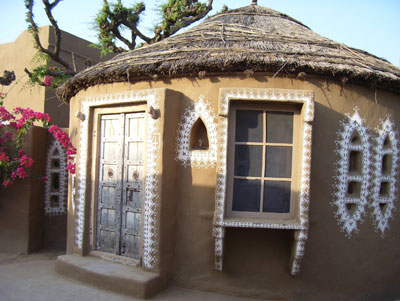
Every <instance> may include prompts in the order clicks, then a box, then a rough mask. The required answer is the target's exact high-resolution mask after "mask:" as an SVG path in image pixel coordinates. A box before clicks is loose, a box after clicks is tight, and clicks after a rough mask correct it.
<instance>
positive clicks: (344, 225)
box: [332, 107, 371, 238]
mask: <svg viewBox="0 0 400 301" xmlns="http://www.w3.org/2000/svg"><path fill="white" fill-rule="evenodd" d="M364 123H365V120H364V119H362V118H361V116H360V114H359V113H358V108H357V107H355V108H354V113H353V115H351V116H350V115H349V114H346V118H345V119H344V120H342V121H341V122H340V125H341V128H342V129H339V131H338V132H337V137H338V138H337V140H336V153H337V154H338V155H339V160H338V161H337V169H336V173H337V174H336V176H335V179H334V193H333V197H334V200H333V202H332V205H333V206H335V207H336V212H335V217H336V219H337V222H338V224H339V226H340V229H341V231H342V232H344V233H345V235H346V237H347V238H351V237H352V235H353V234H354V233H358V232H359V229H358V224H359V223H362V222H363V217H364V215H365V214H366V211H365V209H366V206H367V205H368V195H369V185H370V166H371V151H370V149H371V144H370V141H369V139H370V135H369V133H368V128H367V127H365V126H364ZM354 131H356V132H357V133H358V136H359V137H360V139H361V143H360V144H359V145H352V144H351V143H350V140H351V138H352V135H353V132H354ZM353 150H357V151H360V152H361V153H362V167H361V175H349V173H348V170H349V154H350V152H351V151H353ZM351 181H357V182H360V183H361V188H360V197H359V198H349V197H347V188H348V183H349V182H351ZM348 202H350V203H354V204H356V206H357V207H356V210H354V212H353V213H350V212H349V211H348V209H347V207H346V204H347V203H348Z"/></svg>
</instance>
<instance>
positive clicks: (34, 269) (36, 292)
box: [0, 252, 254, 301]
mask: <svg viewBox="0 0 400 301" xmlns="http://www.w3.org/2000/svg"><path fill="white" fill-rule="evenodd" d="M58 255H61V253H58V254H57V253H55V252H40V253H36V254H30V255H24V254H8V253H7V254H5V253H0V300H1V301H17V300H18V301H22V300H24V301H25V300H32V301H50V300H51V301H54V300H57V301H64V300H65V301H66V300H68V301H73V300H75V301H80V300H96V301H114V300H115V301H125V300H143V299H134V298H131V297H127V296H123V295H119V294H115V293H112V292H109V291H104V290H100V289H98V288H94V287H90V286H86V285H85V284H83V283H80V282H75V281H73V280H71V279H67V278H64V277H62V276H60V275H59V274H57V273H56V272H55V270H54V266H55V262H56V258H57V256H58ZM150 300H171V301H172V300H177V301H180V300H182V301H183V300H185V301H186V300H218V301H228V300H229V301H231V300H232V301H244V300H253V301H254V299H248V298H239V297H232V296H225V295H219V294H214V293H209V292H202V291H196V290H190V289H185V288H179V287H170V288H168V289H166V290H164V291H162V292H160V293H159V294H158V295H156V296H155V297H153V298H151V299H150Z"/></svg>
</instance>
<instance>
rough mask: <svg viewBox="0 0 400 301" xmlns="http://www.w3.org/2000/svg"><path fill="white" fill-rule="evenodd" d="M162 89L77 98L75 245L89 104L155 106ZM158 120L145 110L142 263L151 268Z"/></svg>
mask: <svg viewBox="0 0 400 301" xmlns="http://www.w3.org/2000/svg"><path fill="white" fill-rule="evenodd" d="M161 93H162V89H150V90H139V91H126V92H121V93H116V94H106V95H101V96H97V97H87V98H84V99H81V100H80V103H81V113H82V116H83V121H82V122H81V128H80V141H79V151H78V162H77V163H78V164H77V178H76V181H77V183H76V185H77V188H76V192H75V198H76V199H75V200H73V202H75V221H76V225H75V245H76V246H77V247H78V248H82V242H83V226H84V216H85V212H84V210H85V202H86V194H85V191H86V183H87V162H88V161H87V160H88V154H89V152H90V150H89V149H88V143H89V139H91V133H89V121H90V120H89V118H88V117H89V112H90V109H91V108H93V107H101V106H104V105H112V104H127V103H131V104H133V103H137V102H144V101H145V102H146V103H147V106H148V107H150V106H152V107H153V108H154V109H155V110H157V109H158V108H159V104H160V98H161ZM159 127H160V121H159V119H153V118H150V117H149V115H148V114H146V128H147V133H146V135H147V138H146V162H147V164H146V181H145V198H144V212H143V266H144V267H146V268H149V269H155V268H157V265H158V256H159V254H158V252H159V245H158V240H157V237H158V231H157V227H155V225H157V221H158V211H159V208H158V207H157V202H156V200H157V198H158V193H159V190H160V187H159V182H158V179H157V176H158V174H159V170H158V167H159V166H160V162H159V161H160V158H159V154H160V153H161V150H160V145H161V144H160V132H159Z"/></svg>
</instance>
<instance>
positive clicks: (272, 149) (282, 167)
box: [265, 146, 292, 178]
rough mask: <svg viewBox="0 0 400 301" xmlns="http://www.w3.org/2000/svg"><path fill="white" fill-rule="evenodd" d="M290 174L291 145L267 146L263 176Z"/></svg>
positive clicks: (277, 176) (284, 176) (275, 176)
mask: <svg viewBox="0 0 400 301" xmlns="http://www.w3.org/2000/svg"><path fill="white" fill-rule="evenodd" d="M291 175H292V147H291V146H267V149H266V152H265V176H266V177H274V178H290V177H291Z"/></svg>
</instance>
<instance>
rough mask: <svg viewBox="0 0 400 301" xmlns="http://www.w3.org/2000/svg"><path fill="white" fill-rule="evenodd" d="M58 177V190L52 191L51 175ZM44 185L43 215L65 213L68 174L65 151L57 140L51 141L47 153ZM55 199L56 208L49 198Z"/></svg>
mask: <svg viewBox="0 0 400 301" xmlns="http://www.w3.org/2000/svg"><path fill="white" fill-rule="evenodd" d="M54 161H57V162H58V166H55V164H53V162H54ZM54 174H56V175H58V179H59V180H58V187H59V188H58V189H56V190H55V191H52V189H51V188H52V187H51V185H52V181H53V175H54ZM46 178H47V181H46V185H45V191H46V192H45V199H44V210H45V215H49V216H53V215H62V214H66V213H67V206H66V204H67V188H68V173H67V156H66V154H65V149H64V148H63V147H62V145H61V143H60V142H59V141H58V140H53V141H52V143H51V144H50V147H49V150H48V152H47V162H46ZM52 197H56V198H57V200H58V206H52V204H51V198H52Z"/></svg>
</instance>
